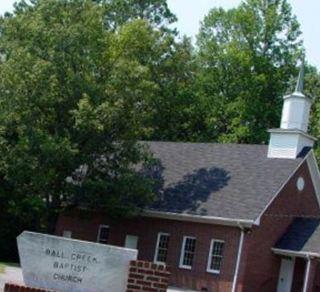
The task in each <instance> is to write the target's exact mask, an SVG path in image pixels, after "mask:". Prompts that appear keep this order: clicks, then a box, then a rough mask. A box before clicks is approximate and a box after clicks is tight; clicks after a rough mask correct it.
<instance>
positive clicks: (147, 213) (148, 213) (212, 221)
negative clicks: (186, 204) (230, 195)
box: [142, 210, 256, 228]
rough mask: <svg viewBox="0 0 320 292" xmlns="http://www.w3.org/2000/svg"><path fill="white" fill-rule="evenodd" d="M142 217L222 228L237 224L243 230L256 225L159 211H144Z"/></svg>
mask: <svg viewBox="0 0 320 292" xmlns="http://www.w3.org/2000/svg"><path fill="white" fill-rule="evenodd" d="M142 216H143V217H151V218H161V219H171V220H179V221H189V222H198V223H208V224H216V225H223V226H233V227H239V224H241V226H242V227H243V228H251V227H252V226H253V225H256V224H255V222H254V220H246V219H231V218H225V217H215V216H201V215H190V214H179V213H173V212H160V211H151V210H146V211H144V212H143V213H142Z"/></svg>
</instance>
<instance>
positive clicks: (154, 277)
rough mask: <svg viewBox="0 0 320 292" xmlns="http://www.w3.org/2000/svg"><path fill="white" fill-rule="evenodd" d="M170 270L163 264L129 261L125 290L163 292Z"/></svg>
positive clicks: (165, 289) (128, 291) (132, 291)
mask: <svg viewBox="0 0 320 292" xmlns="http://www.w3.org/2000/svg"><path fill="white" fill-rule="evenodd" d="M169 277H170V272H169V271H168V269H167V267H165V266H164V265H157V264H154V263H150V262H145V261H131V262H130V270H129V278H128V286H127V292H138V291H150V292H165V291H167V288H168V284H169Z"/></svg>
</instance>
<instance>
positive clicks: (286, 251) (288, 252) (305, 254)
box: [271, 247, 320, 258]
mask: <svg viewBox="0 0 320 292" xmlns="http://www.w3.org/2000/svg"><path fill="white" fill-rule="evenodd" d="M271 250H272V251H273V252H274V253H275V254H278V255H283V256H294V257H300V258H308V257H316V258H320V254H319V253H317V252H309V251H295V250H290V249H282V248H275V247H274V248H272V249H271Z"/></svg>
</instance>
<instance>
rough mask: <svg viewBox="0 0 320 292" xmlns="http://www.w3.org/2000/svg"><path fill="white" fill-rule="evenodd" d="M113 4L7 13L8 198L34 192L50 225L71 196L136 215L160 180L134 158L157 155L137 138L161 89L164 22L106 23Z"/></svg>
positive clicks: (73, 2)
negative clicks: (158, 56) (155, 71)
mask: <svg viewBox="0 0 320 292" xmlns="http://www.w3.org/2000/svg"><path fill="white" fill-rule="evenodd" d="M109 8H110V7H109V6H108V4H102V3H100V4H97V3H94V2H93V1H89V0H70V1H55V0H41V1H37V0H34V1H33V2H32V3H31V4H26V3H24V2H20V3H19V4H18V5H17V6H16V11H15V13H14V14H13V15H7V16H5V17H3V18H1V22H0V30H1V34H0V50H1V55H2V59H1V63H0V96H1V99H0V103H1V111H0V147H1V159H0V177H1V178H2V180H3V182H4V183H5V184H6V185H8V188H7V189H8V191H7V192H6V194H7V195H6V196H5V198H6V200H7V201H6V204H8V205H10V204H11V205H14V206H17V208H20V206H21V202H25V203H24V204H25V206H27V208H26V209H27V210H28V212H27V213H28V214H29V215H30V214H35V213H37V214H39V218H43V216H41V215H44V216H45V219H46V220H45V222H44V225H45V226H46V227H47V230H48V231H49V232H52V231H53V229H54V225H55V221H56V218H57V215H58V213H59V212H60V211H61V210H62V208H65V207H68V206H79V205H82V206H87V207H89V208H90V207H92V208H103V209H104V210H107V211H108V213H109V214H110V215H114V216H117V215H130V214H135V213H136V212H137V211H139V210H140V209H141V208H142V207H143V206H144V205H145V204H146V203H148V202H150V200H151V199H152V182H151V181H150V180H148V179H146V178H145V177H143V176H141V175H140V174H139V172H138V171H137V170H136V169H135V168H134V167H133V165H136V164H147V163H149V161H150V159H149V154H148V153H147V151H146V150H145V149H144V147H143V146H142V145H141V144H140V143H137V138H138V137H139V136H140V135H141V128H142V127H141V123H142V122H143V117H144V112H145V111H146V109H147V105H148V103H149V100H150V99H151V98H153V95H154V94H155V92H156V90H157V84H155V83H154V82H153V79H152V72H151V71H150V68H149V67H148V66H147V65H146V64H147V63H148V62H149V59H150V57H151V56H152V55H153V50H154V47H155V46H156V45H161V42H162V41H163V39H162V38H159V36H161V33H162V32H160V30H158V29H155V28H154V27H153V26H152V25H150V24H149V23H148V22H147V21H146V20H144V19H140V20H131V21H128V22H124V23H123V24H122V25H119V26H118V28H117V30H116V31H115V30H111V29H107V28H106V26H105V15H106V14H105V12H106V10H108V9H109ZM12 212H14V208H13V210H12ZM27 221H29V219H28V220H27ZM40 223H41V222H38V223H37V224H36V225H38V224H40ZM42 223H43V222H42Z"/></svg>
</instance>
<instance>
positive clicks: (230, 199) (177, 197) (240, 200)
mask: <svg viewBox="0 0 320 292" xmlns="http://www.w3.org/2000/svg"><path fill="white" fill-rule="evenodd" d="M145 143H146V144H147V145H149V148H150V150H151V152H152V153H153V155H154V157H155V159H156V163H155V165H154V166H153V167H152V168H151V169H149V170H148V173H149V175H151V176H152V177H153V178H156V179H157V181H158V182H159V183H158V185H157V193H158V198H157V201H156V203H155V204H154V205H153V206H150V207H149V208H148V209H149V210H154V211H163V212H172V213H180V214H181V213H182V214H190V215H202V216H214V217H224V218H230V219H244V220H255V219H256V218H257V217H258V216H259V214H260V213H261V212H262V211H263V209H264V208H265V207H266V206H267V204H268V203H269V202H270V200H271V199H272V198H273V197H274V196H275V194H276V193H277V191H278V190H279V189H280V187H281V186H282V184H283V183H284V182H285V181H286V180H287V178H288V177H289V176H290V175H291V174H292V173H293V171H294V170H295V169H296V168H297V166H298V165H299V163H300V162H301V161H302V159H303V158H302V157H299V158H297V159H276V158H272V159H271V158H267V151H268V146H266V145H241V144H240V145H239V144H214V143H175V142H145ZM304 155H305V153H304Z"/></svg>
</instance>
